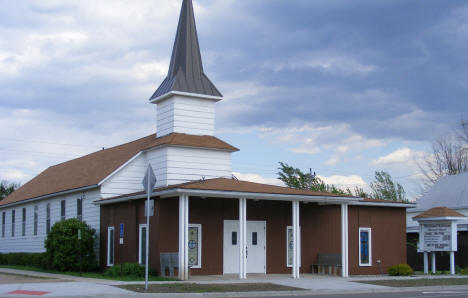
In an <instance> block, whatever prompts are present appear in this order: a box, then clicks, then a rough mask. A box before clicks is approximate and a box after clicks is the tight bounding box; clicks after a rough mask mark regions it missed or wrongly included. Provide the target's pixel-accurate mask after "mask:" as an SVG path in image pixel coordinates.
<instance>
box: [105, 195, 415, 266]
mask: <svg viewBox="0 0 468 298" xmlns="http://www.w3.org/2000/svg"><path fill="white" fill-rule="evenodd" d="M178 205H179V200H178V198H162V199H161V198H156V199H155V215H154V216H153V217H151V220H150V266H151V268H152V269H153V270H154V271H155V272H159V254H160V253H165V252H178V237H179V235H178V231H179V229H178V228H179V227H178V207H179V206H178ZM189 209H190V212H189V223H190V224H200V225H201V226H202V229H201V230H202V237H201V241H202V243H201V244H202V255H201V263H202V264H201V268H200V269H193V268H192V269H191V270H190V273H191V274H193V275H220V274H222V273H223V232H224V230H223V222H224V220H238V214H239V204H238V200H236V199H228V198H200V197H190V199H189ZM291 210H292V207H291V202H285V201H271V200H247V220H248V221H266V227H267V231H266V241H267V242H266V245H267V247H266V272H267V274H278V273H291V268H290V267H287V265H286V262H287V247H286V242H287V241H286V237H287V232H286V229H287V227H288V226H291V224H292V216H291V214H292V212H291ZM143 213H144V200H143V199H140V200H134V201H128V202H123V203H115V204H109V205H102V206H101V250H102V251H101V254H100V255H101V264H102V265H103V266H105V264H107V259H106V258H107V229H108V227H114V228H115V240H114V242H115V243H114V247H115V252H114V254H115V255H114V259H115V264H119V263H123V262H138V243H139V239H138V237H139V231H138V229H139V225H140V224H144V223H146V221H145V217H144V214H143ZM122 223H123V224H124V242H123V244H120V243H119V228H120V224H122ZM300 226H301V268H300V271H301V273H308V272H311V265H312V264H316V263H317V257H318V254H320V253H335V254H341V215H340V206H339V205H319V204H317V203H301V204H300ZM360 227H361V228H371V230H372V244H371V249H372V266H369V267H363V266H359V260H358V258H359V234H358V233H359V228H360ZM405 235H406V231H405V209H404V208H394V207H369V206H349V272H350V274H379V273H385V272H386V271H387V269H388V267H390V266H392V265H394V264H398V263H406V249H405V242H406V238H405V237H406V236H405Z"/></svg>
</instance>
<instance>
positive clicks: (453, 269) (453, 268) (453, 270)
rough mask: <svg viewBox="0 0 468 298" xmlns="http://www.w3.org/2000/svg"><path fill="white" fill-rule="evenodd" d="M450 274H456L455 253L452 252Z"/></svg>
mask: <svg viewBox="0 0 468 298" xmlns="http://www.w3.org/2000/svg"><path fill="white" fill-rule="evenodd" d="M450 274H452V275H454V274H455V252H454V251H451V252H450Z"/></svg>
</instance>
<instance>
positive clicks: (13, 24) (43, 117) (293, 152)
mask: <svg viewBox="0 0 468 298" xmlns="http://www.w3.org/2000/svg"><path fill="white" fill-rule="evenodd" d="M180 4H181V1H180V0H139V1H128V0H112V1H102V0H82V1H71V0H70V1H66V0H37V1H9V0H0V7H1V9H0V113H1V115H2V116H1V117H0V129H1V136H2V137H1V138H0V156H1V158H0V180H1V179H7V180H9V181H17V182H22V183H24V182H26V181H28V180H29V179H31V178H32V177H34V176H35V175H37V174H38V173H39V172H40V171H42V170H44V169H45V168H47V167H48V166H50V165H53V164H56V163H59V162H63V161H66V160H68V159H70V158H74V157H78V156H80V155H83V154H87V153H90V152H93V151H96V150H98V149H100V148H102V147H109V146H113V145H118V144H120V143H122V142H125V141H130V140H133V139H137V138H139V137H142V136H145V135H148V134H151V133H153V132H154V131H155V129H156V111H155V107H154V106H152V105H150V104H149V103H148V98H149V97H150V96H151V94H152V93H153V92H154V90H155V89H156V88H157V87H158V85H159V84H160V83H161V82H162V80H163V79H164V77H165V75H166V73H167V68H168V64H169V59H170V54H171V50H172V44H173V40H174V34H175V30H176V27H177V19H178V14H179V9H180ZM194 5H195V13H196V18H197V25H198V32H199V39H200V44H201V47H202V56H203V60H204V66H205V71H206V73H207V74H208V76H209V77H210V78H211V80H212V81H213V82H214V83H215V84H216V85H217V87H218V88H219V89H220V90H221V92H222V93H223V95H224V96H225V99H224V100H223V101H221V102H219V103H218V104H217V123H216V124H217V135H218V136H219V137H220V138H222V139H223V140H225V141H227V142H229V143H231V144H233V145H235V146H237V147H239V148H241V151H240V152H238V153H235V156H234V160H233V169H234V171H235V172H236V175H237V176H239V177H240V178H243V179H250V180H255V181H261V182H268V183H277V181H276V180H275V177H276V172H277V166H278V161H284V162H287V163H289V164H292V165H295V166H297V167H300V168H302V169H303V170H308V169H309V168H312V170H313V171H315V172H317V174H318V175H320V176H321V177H323V178H324V179H325V180H326V181H328V182H330V183H335V184H337V185H339V186H355V185H358V186H363V187H364V188H367V187H368V186H367V184H368V183H370V182H371V181H372V180H373V175H374V171H376V170H386V171H388V172H389V173H390V174H392V176H393V177H394V178H396V180H397V181H399V182H401V183H402V184H403V185H404V186H405V188H406V189H407V192H408V194H409V197H410V198H414V197H415V196H416V195H417V194H418V190H419V186H418V180H419V178H420V177H419V174H418V168H417V165H416V162H417V160H419V159H421V158H423V157H424V156H425V155H426V154H427V152H430V142H431V141H432V140H433V139H434V138H437V137H438V136H441V135H444V134H446V133H447V132H450V131H451V130H452V129H453V128H454V127H455V126H456V124H457V122H459V121H460V119H461V118H462V117H466V112H467V111H468V100H467V98H466V94H467V91H468V80H467V78H468V76H467V74H468V67H467V62H468V55H467V53H468V3H466V1H456V0H453V1H430V0H428V1H409V0H404V1H398V0H394V1H375V0H368V1H357V0H356V1H338V0H336V1H335V0H327V1H322V0H320V1H313V0H290V1H284V0H248V1H247V0H194Z"/></svg>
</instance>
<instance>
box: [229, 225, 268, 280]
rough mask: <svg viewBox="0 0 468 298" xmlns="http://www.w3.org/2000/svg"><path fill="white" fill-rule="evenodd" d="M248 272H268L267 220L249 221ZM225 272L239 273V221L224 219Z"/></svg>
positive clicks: (247, 236)
mask: <svg viewBox="0 0 468 298" xmlns="http://www.w3.org/2000/svg"><path fill="white" fill-rule="evenodd" d="M246 238H247V273H266V222H265V221H247V235H246ZM223 268H224V269H223V273H224V274H232V273H239V221H238V220H225V221H224V249H223Z"/></svg>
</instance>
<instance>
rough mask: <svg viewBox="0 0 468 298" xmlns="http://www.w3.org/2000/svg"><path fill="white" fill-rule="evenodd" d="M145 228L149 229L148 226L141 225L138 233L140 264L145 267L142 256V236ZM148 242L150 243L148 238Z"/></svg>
mask: <svg viewBox="0 0 468 298" xmlns="http://www.w3.org/2000/svg"><path fill="white" fill-rule="evenodd" d="M144 228H147V224H140V225H139V228H138V229H139V233H138V264H140V265H145V264H143V263H142V254H141V250H142V247H141V235H142V230H143V229H144ZM146 241H148V237H146ZM145 244H146V243H145ZM145 252H146V246H145Z"/></svg>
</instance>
